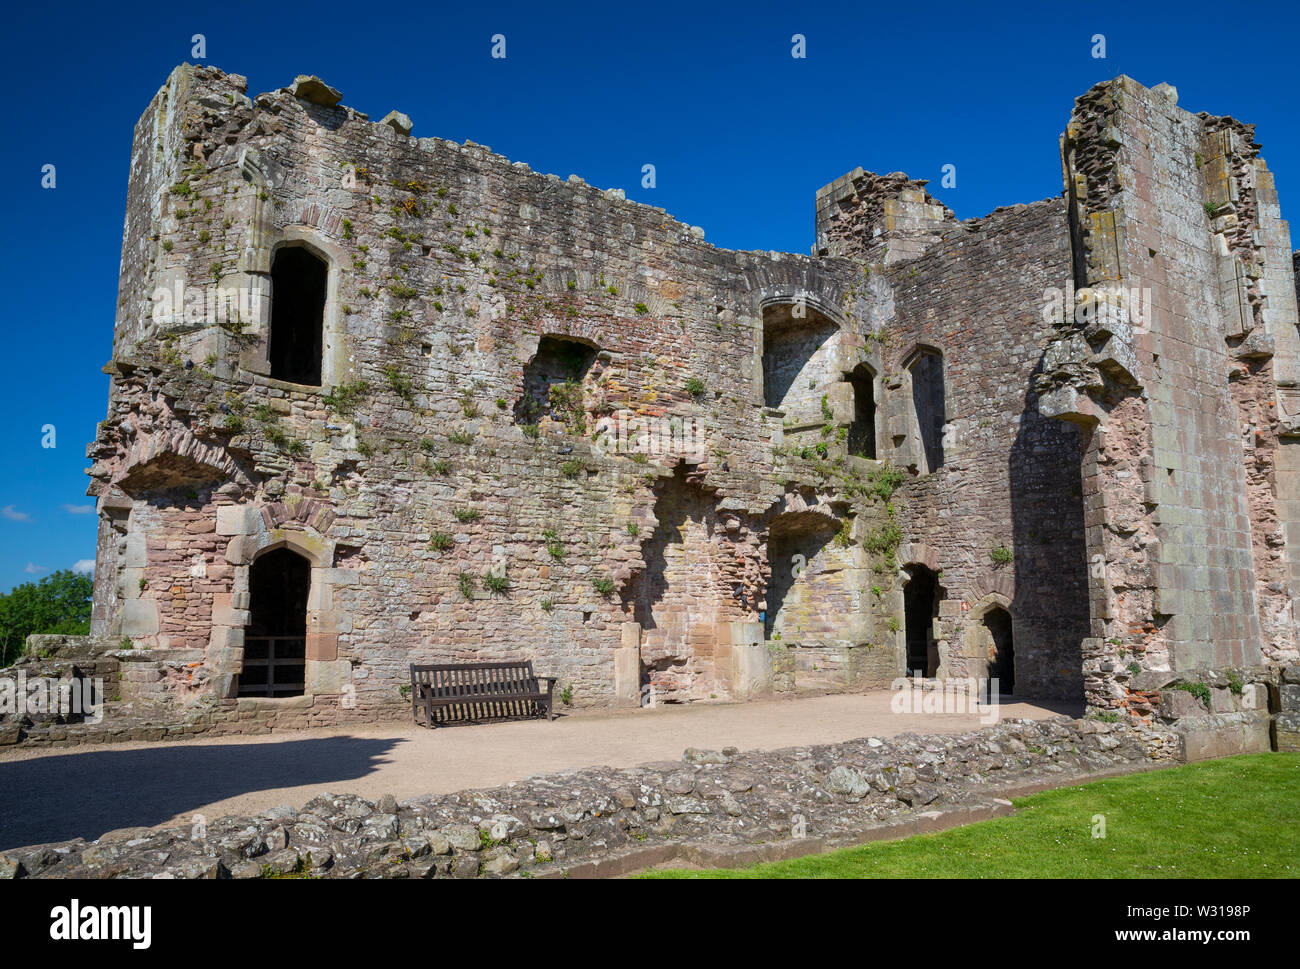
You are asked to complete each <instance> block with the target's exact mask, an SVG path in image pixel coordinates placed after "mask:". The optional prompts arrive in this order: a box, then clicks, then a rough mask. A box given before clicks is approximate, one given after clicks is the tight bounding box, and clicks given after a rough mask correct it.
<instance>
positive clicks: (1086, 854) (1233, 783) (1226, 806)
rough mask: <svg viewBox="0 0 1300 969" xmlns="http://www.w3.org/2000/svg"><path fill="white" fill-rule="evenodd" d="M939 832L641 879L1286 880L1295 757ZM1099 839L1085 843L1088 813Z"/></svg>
mask: <svg viewBox="0 0 1300 969" xmlns="http://www.w3.org/2000/svg"><path fill="white" fill-rule="evenodd" d="M1014 803H1015V805H1016V809H1017V813H1016V814H1015V815H1014V816H1011V817H1006V818H997V819H995V820H993V821H982V822H980V823H978V824H971V825H967V826H965V827H962V828H954V829H952V830H949V831H945V832H942V833H940V834H930V835H918V836H916V837H913V838H905V839H903V840H901V841H888V842H877V843H875V844H869V845H863V846H862V847H859V848H846V849H843V850H841V851H834V852H829V853H827V854H824V855H810V856H808V857H806V858H799V859H796V860H794V861H782V862H774V863H771V864H764V865H756V866H754V867H752V868H741V869H733V870H723V869H718V870H706V871H678V870H673V871H650V872H645V873H643V874H642V876H641V877H643V878H1297V877H1300V837H1297V835H1298V834H1300V754H1253V755H1250V756H1246V757H1230V758H1226V759H1223V760H1214V761H1204V762H1202V763H1199V764H1189V765H1186V766H1183V767H1175V768H1171V769H1169V770H1161V771H1152V772H1150V773H1145V774H1135V775H1131V776H1128V777H1117V778H1113V779H1111V780H1105V781H1097V782H1095V783H1092V784H1085V785H1082V786H1076V787H1064V788H1061V789H1059V790H1055V791H1044V792H1043V793H1041V794H1034V795H1031V796H1029V797H1023V798H1018V799H1016V800H1015V801H1014ZM1098 814H1101V815H1105V819H1106V836H1105V837H1104V838H1094V837H1093V824H1094V822H1093V817H1094V815H1098Z"/></svg>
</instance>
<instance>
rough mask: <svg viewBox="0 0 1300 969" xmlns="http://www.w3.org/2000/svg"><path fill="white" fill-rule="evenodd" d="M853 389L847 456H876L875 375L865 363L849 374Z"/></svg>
mask: <svg viewBox="0 0 1300 969" xmlns="http://www.w3.org/2000/svg"><path fill="white" fill-rule="evenodd" d="M849 385H850V386H851V387H852V388H853V423H852V424H850V425H849V454H852V455H855V456H856V457H860V458H873V459H874V458H875V456H876V375H875V374H874V373H872V372H871V368H870V367H868V366H867V365H866V364H865V363H860V364H858V366H857V367H856V368H855V369H854V371H853V373H851V374H849Z"/></svg>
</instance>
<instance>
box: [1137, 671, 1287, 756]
mask: <svg viewBox="0 0 1300 969" xmlns="http://www.w3.org/2000/svg"><path fill="white" fill-rule="evenodd" d="M1128 689H1129V697H1130V701H1131V702H1130V703H1129V709H1130V710H1134V711H1137V710H1139V709H1143V710H1146V711H1147V712H1150V713H1154V714H1155V716H1156V717H1158V718H1159V721H1160V722H1161V723H1163V724H1165V725H1167V726H1170V727H1172V728H1173V729H1174V730H1175V731H1176V732H1177V734H1178V736H1179V737H1180V738H1181V750H1180V754H1179V756H1180V757H1181V759H1183V760H1187V761H1197V760H1208V759H1210V758H1212V757H1228V756H1232V755H1234V754H1254V753H1262V752H1263V751H1266V750H1281V751H1292V750H1297V749H1300V729H1298V728H1300V666H1288V667H1285V668H1281V669H1279V668H1278V667H1275V666H1252V667H1237V668H1222V669H1214V668H1205V669H1193V670H1188V671H1184V672H1180V673H1174V672H1157V671H1152V670H1143V671H1142V672H1140V673H1138V674H1137V675H1135V676H1133V678H1132V680H1131V682H1130V684H1129V688H1128Z"/></svg>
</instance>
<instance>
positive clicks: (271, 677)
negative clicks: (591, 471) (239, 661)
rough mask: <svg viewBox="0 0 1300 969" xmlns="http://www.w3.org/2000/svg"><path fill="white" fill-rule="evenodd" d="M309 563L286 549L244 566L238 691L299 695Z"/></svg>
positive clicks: (304, 656) (302, 678) (304, 655)
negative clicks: (245, 614)
mask: <svg viewBox="0 0 1300 969" xmlns="http://www.w3.org/2000/svg"><path fill="white" fill-rule="evenodd" d="M310 589H311V563H310V562H308V561H307V560H306V559H305V558H303V557H302V556H301V555H299V554H298V553H297V552H294V551H293V550H292V549H288V548H277V549H273V550H271V551H269V552H266V553H265V554H264V555H261V556H259V557H258V558H257V560H256V561H254V562H253V564H252V566H251V567H250V568H249V570H248V598H249V622H248V627H247V629H246V630H245V631H244V668H243V671H242V672H241V673H240V674H239V695H240V696H262V697H284V696H302V695H303V693H304V691H305V688H306V672H307V665H306V664H307V595H308V592H309V591H310Z"/></svg>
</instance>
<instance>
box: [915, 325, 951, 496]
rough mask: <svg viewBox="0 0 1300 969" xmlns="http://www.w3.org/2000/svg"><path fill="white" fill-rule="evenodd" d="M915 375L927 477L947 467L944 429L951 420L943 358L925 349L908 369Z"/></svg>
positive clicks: (918, 427)
mask: <svg viewBox="0 0 1300 969" xmlns="http://www.w3.org/2000/svg"><path fill="white" fill-rule="evenodd" d="M907 369H908V372H909V373H910V374H911V375H912V412H913V415H914V420H915V421H916V431H917V435H918V436H919V438H920V441H921V454H920V455H919V458H920V461H919V462H918V463H920V464H923V465H924V467H921V468H920V472H921V473H922V474H925V473H927V472H930V471H936V470H938V469H939V468H940V467H942V466H943V425H944V422H945V421H946V420H947V416H946V414H945V410H944V396H943V357H942V356H940V355H939V353H938V351H936V350H929V349H923V350H921V351H919V352H918V353H917V354H916V355H915V356H914V357H912V361H911V363H909V364H908V365H907Z"/></svg>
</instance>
